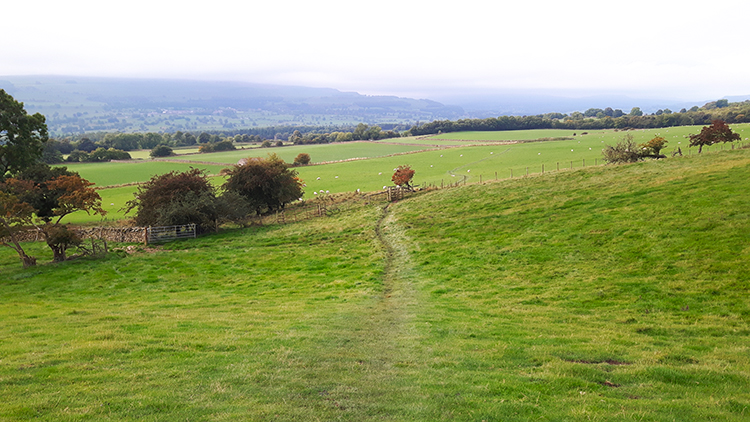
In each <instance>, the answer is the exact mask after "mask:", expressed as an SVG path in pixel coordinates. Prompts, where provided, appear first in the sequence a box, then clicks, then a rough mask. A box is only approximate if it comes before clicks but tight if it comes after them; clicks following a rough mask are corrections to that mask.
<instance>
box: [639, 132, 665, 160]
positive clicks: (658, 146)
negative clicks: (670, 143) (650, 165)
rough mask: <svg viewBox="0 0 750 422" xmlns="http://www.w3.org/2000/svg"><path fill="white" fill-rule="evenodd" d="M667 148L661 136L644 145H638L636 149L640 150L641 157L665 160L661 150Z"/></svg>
mask: <svg viewBox="0 0 750 422" xmlns="http://www.w3.org/2000/svg"><path fill="white" fill-rule="evenodd" d="M665 146H667V140H666V139H664V138H663V137H661V136H656V137H654V138H653V139H651V140H650V141H648V142H646V143H645V144H640V145H638V147H639V148H640V149H641V152H640V154H641V156H642V157H653V158H666V157H665V156H664V155H661V153H660V152H661V150H662V149H664V147H665Z"/></svg>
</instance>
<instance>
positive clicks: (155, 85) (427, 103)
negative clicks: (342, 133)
mask: <svg viewBox="0 0 750 422" xmlns="http://www.w3.org/2000/svg"><path fill="white" fill-rule="evenodd" d="M0 88H2V89H5V90H6V91H7V92H9V93H10V94H11V95H13V96H14V97H15V98H16V99H17V100H19V101H22V102H24V104H25V106H26V110H27V111H29V112H40V113H42V114H44V115H45V116H47V123H48V125H49V128H50V131H51V132H52V133H54V134H56V135H63V134H77V133H83V132H94V131H123V132H138V131H143V132H145V131H153V132H174V131H177V130H183V131H185V130H190V131H198V130H232V129H240V128H248V127H257V126H276V125H318V126H332V127H333V126H342V125H356V124H357V123H360V122H362V123H368V124H378V125H381V126H389V127H393V126H397V125H402V126H403V127H404V128H408V127H409V126H411V125H412V124H414V123H416V122H417V121H422V122H424V121H431V120H435V119H456V118H459V117H462V115H463V114H464V111H463V109H462V108H461V107H458V106H448V105H444V104H441V103H438V102H436V101H431V100H425V99H422V100H417V99H411V98H401V97H395V96H367V95H361V94H358V93H356V92H342V91H338V90H335V89H329V88H309V87H297V86H280V85H262V84H251V83H242V82H207V81H191V80H167V79H164V80H162V79H119V78H91V77H69V76H4V77H0Z"/></svg>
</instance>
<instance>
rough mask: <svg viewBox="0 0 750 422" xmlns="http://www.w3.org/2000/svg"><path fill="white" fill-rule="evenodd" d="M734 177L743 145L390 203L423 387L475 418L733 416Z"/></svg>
mask: <svg viewBox="0 0 750 422" xmlns="http://www.w3.org/2000/svg"><path fill="white" fill-rule="evenodd" d="M748 180H750V151H748V150H743V151H739V152H731V153H718V154H711V155H707V154H704V155H703V156H700V157H696V156H693V157H690V158H681V159H669V160H663V161H658V162H657V161H651V162H644V163H638V164H634V165H628V166H621V167H606V168H590V169H585V170H580V171H576V172H574V173H568V174H555V175H548V176H544V177H538V178H529V179H525V180H517V181H513V182H508V183H496V184H490V185H485V186H482V185H474V186H469V187H465V188H461V189H454V190H447V191H442V192H438V193H436V194H433V195H429V196H424V197H422V198H420V199H418V200H414V201H406V202H403V203H402V204H399V206H397V207H395V209H394V211H393V212H395V213H397V215H398V216H399V220H400V221H401V223H402V224H404V225H406V226H408V227H409V229H408V230H407V232H406V235H407V236H408V237H410V238H411V239H412V242H413V244H412V245H411V248H412V256H411V259H412V261H413V262H414V263H415V264H416V268H415V278H416V279H417V280H419V283H420V290H421V291H422V292H423V293H424V294H425V295H426V296H427V297H429V300H426V301H425V303H427V304H428V309H429V311H425V312H424V313H423V314H422V315H420V319H419V322H418V323H417V326H420V327H423V330H424V332H425V334H426V339H427V340H426V342H427V345H429V346H428V347H429V348H430V358H429V359H428V360H429V361H430V362H432V365H430V367H429V372H430V374H431V375H430V376H428V377H426V378H425V379H424V381H423V385H424V388H425V389H433V388H441V387H444V388H447V389H448V390H450V391H453V390H455V392H456V393H460V398H458V396H457V397H456V398H455V400H450V401H451V404H450V406H448V407H449V408H451V409H452V410H453V411H461V410H463V411H464V412H476V413H473V414H477V415H481V417H478V418H477V419H485V420H509V419H514V416H515V418H516V419H519V420H522V419H524V418H531V417H535V418H536V417H540V418H541V419H542V420H565V419H569V420H578V419H585V418H587V417H599V418H602V420H633V419H639V418H640V417H641V416H644V417H645V419H646V420H672V419H673V418H676V420H733V419H737V420H739V419H740V418H741V417H742V415H744V416H745V417H746V416H747V414H748V412H750V408H748V405H750V393H748V391H750V389H748V387H749V386H750V385H749V384H750V372H749V371H750V354H749V353H748V351H749V349H748V348H749V347H750V304H749V302H748V292H749V290H750V284H749V283H750V268H749V267H748V265H747V263H748V262H750V196H748V194H747V192H748V191H749V190H748V189H749V188H750V184H749V183H748ZM426 347H427V346H426ZM488 402H495V403H496V407H493V406H487V405H486V403H488ZM500 403H504V404H500Z"/></svg>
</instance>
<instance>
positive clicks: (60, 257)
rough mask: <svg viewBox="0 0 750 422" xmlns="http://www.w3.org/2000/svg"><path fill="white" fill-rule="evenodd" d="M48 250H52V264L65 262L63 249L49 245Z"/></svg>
mask: <svg viewBox="0 0 750 422" xmlns="http://www.w3.org/2000/svg"><path fill="white" fill-rule="evenodd" d="M49 247H50V249H52V260H53V261H54V262H63V261H65V258H66V257H65V248H64V247H62V246H54V245H49Z"/></svg>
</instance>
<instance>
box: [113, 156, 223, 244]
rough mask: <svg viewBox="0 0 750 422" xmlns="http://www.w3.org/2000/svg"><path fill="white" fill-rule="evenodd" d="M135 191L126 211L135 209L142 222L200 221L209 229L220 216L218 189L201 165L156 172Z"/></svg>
mask: <svg viewBox="0 0 750 422" xmlns="http://www.w3.org/2000/svg"><path fill="white" fill-rule="evenodd" d="M133 195H134V196H135V198H134V199H132V200H130V201H128V202H127V204H126V205H125V208H124V209H125V213H126V214H127V213H130V212H131V211H133V210H135V218H134V219H133V220H134V222H135V224H137V225H139V226H171V225H181V224H196V225H197V226H198V227H199V228H200V229H204V230H205V229H208V228H213V227H215V223H216V220H217V219H218V217H219V214H218V211H217V204H216V192H215V189H214V187H213V185H212V184H211V182H210V181H209V180H208V176H207V175H206V173H205V172H204V171H203V170H200V169H196V168H191V169H190V170H188V171H185V172H176V171H171V172H169V173H166V174H162V175H157V176H154V177H152V178H151V179H150V180H149V181H148V182H146V183H144V184H142V185H139V186H138V188H137V190H136V192H135V193H134V194H133Z"/></svg>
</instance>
